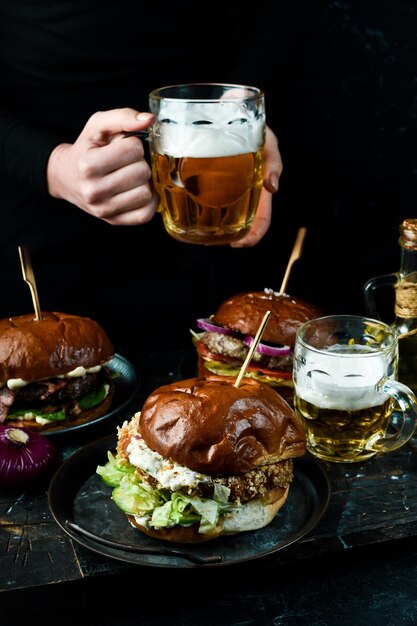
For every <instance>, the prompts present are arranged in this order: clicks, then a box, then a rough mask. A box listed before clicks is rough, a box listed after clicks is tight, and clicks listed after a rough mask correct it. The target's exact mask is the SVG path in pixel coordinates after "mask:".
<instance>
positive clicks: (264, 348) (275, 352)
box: [244, 335, 291, 356]
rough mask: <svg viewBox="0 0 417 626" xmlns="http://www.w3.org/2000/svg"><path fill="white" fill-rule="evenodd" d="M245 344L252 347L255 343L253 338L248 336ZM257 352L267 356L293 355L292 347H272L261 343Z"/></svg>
mask: <svg viewBox="0 0 417 626" xmlns="http://www.w3.org/2000/svg"><path fill="white" fill-rule="evenodd" d="M244 343H245V345H246V346H249V347H250V346H251V345H252V343H253V337H251V336H250V335H246V337H245V339H244ZM256 351H257V352H259V353H260V354H266V355H267V356H287V354H290V353H291V348H290V346H271V345H268V344H266V343H261V342H260V343H258V347H257V348H256Z"/></svg>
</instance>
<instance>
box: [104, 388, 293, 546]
mask: <svg viewBox="0 0 417 626" xmlns="http://www.w3.org/2000/svg"><path fill="white" fill-rule="evenodd" d="M234 383H235V379H234V378H230V377H225V376H207V377H204V378H199V377H196V378H190V379H187V380H181V381H179V382H175V383H170V384H167V385H164V386H162V387H160V388H158V389H156V390H155V391H154V392H153V393H151V395H150V396H149V397H148V398H147V400H146V401H145V402H144V404H143V407H142V411H141V412H138V413H136V414H135V415H134V416H133V417H132V418H131V420H130V421H125V422H124V424H123V425H122V426H120V427H118V436H117V446H116V451H115V454H113V453H112V452H111V451H109V452H108V462H107V463H106V464H105V465H100V466H98V467H97V473H98V474H99V475H100V476H101V477H102V479H103V480H104V482H105V483H106V484H107V485H109V486H111V487H112V488H113V490H112V495H111V497H112V499H113V501H114V502H115V503H116V504H117V505H118V506H119V507H120V509H121V510H122V511H124V513H125V514H126V515H127V519H128V521H129V522H130V524H131V525H132V526H133V527H135V528H137V529H138V530H139V531H141V532H143V533H145V534H146V535H149V536H151V537H154V538H156V539H163V540H166V541H170V542H178V543H200V542H205V541H209V540H212V539H215V538H216V537H219V536H223V535H234V534H237V533H241V532H244V531H252V530H256V529H259V528H263V527H264V526H266V525H267V524H269V523H270V522H271V521H272V520H273V519H274V517H275V516H276V515H277V513H278V511H279V510H280V508H281V507H282V506H283V505H284V503H285V501H286V499H287V496H288V492H289V490H290V487H291V482H292V480H293V459H294V458H295V457H299V456H302V455H304V453H305V435H304V431H303V429H302V427H301V425H300V423H299V421H298V419H297V417H296V416H295V413H294V411H293V409H292V408H291V407H290V406H289V404H288V403H287V402H286V401H285V400H284V399H283V398H282V397H281V396H280V395H279V394H278V393H277V392H276V391H275V390H274V389H273V388H272V387H271V386H269V385H267V384H265V383H262V382H260V381H257V380H255V379H250V378H249V379H248V378H244V379H243V380H242V382H241V384H240V385H239V386H238V387H235V385H234Z"/></svg>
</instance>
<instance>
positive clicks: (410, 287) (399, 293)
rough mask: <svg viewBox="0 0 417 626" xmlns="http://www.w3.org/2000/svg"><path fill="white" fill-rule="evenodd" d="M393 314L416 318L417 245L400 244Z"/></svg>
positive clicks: (402, 317) (403, 317)
mask: <svg viewBox="0 0 417 626" xmlns="http://www.w3.org/2000/svg"><path fill="white" fill-rule="evenodd" d="M400 243H401V240H400ZM395 315H396V317H397V318H401V319H410V318H417V247H416V248H415V249H414V248H412V247H408V248H405V247H403V246H401V266H400V271H399V272H398V282H397V284H396V286H395Z"/></svg>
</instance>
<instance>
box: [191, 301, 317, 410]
mask: <svg viewBox="0 0 417 626" xmlns="http://www.w3.org/2000/svg"><path fill="white" fill-rule="evenodd" d="M267 311H271V315H270V316H269V319H268V323H267V324H266V326H265V329H264V331H263V334H262V338H261V342H260V343H259V345H258V347H257V349H256V350H255V352H254V354H253V356H252V359H251V361H250V363H249V365H248V367H247V369H246V371H245V376H247V377H251V378H256V379H257V380H261V381H263V382H266V383H268V384H269V385H272V386H273V387H276V388H277V391H278V392H279V393H280V394H281V395H282V396H284V398H286V399H287V400H288V401H289V402H290V403H292V397H293V389H294V385H293V382H292V363H293V349H294V343H295V333H296V331H297V329H298V328H299V327H300V326H301V324H303V323H304V322H306V321H307V320H309V319H312V318H315V317H319V316H320V315H322V311H321V310H320V309H319V308H318V307H316V306H314V305H312V304H310V303H308V302H305V301H304V300H301V299H300V298H295V297H294V296H289V295H287V294H285V293H276V292H274V291H272V289H264V291H247V292H244V293H239V294H237V295H234V296H232V297H231V298H229V299H228V300H225V301H224V302H223V303H222V304H221V305H220V306H219V308H218V309H217V311H216V312H215V313H214V315H212V316H211V317H210V318H204V319H198V320H197V327H198V332H194V331H191V332H192V335H193V343H194V345H195V348H196V350H197V354H198V374H199V375H200V376H204V375H206V374H208V373H213V374H218V375H224V376H237V375H238V373H239V371H240V368H241V367H242V365H243V363H244V361H245V359H246V356H247V354H248V351H249V349H250V346H251V344H252V342H253V339H254V337H255V335H256V333H257V331H258V328H259V326H260V325H261V323H262V320H263V317H264V315H265V313H266V312H267Z"/></svg>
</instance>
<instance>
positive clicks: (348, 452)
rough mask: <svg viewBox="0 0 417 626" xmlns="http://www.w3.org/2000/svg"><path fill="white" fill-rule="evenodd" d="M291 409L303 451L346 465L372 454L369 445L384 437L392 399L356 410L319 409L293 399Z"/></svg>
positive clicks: (373, 452) (297, 398)
mask: <svg viewBox="0 0 417 626" xmlns="http://www.w3.org/2000/svg"><path fill="white" fill-rule="evenodd" d="M294 408H295V411H296V413H297V415H298V417H299V418H300V420H301V422H302V424H303V426H304V429H305V433H306V437H307V448H308V449H309V450H310V451H312V452H313V453H314V454H315V456H317V457H319V458H321V459H323V460H325V461H333V462H335V461H336V462H342V463H349V462H352V461H362V460H364V459H367V458H369V457H371V456H373V455H374V454H375V450H374V449H373V448H372V447H371V446H372V444H373V443H374V442H375V441H376V440H378V439H380V438H382V437H385V433H386V430H387V427H388V423H389V420H390V417H391V413H392V400H391V399H390V398H389V399H388V400H386V401H385V402H384V403H383V404H378V405H376V406H367V407H365V408H362V409H357V410H348V409H333V408H332V409H323V408H319V407H317V406H315V405H314V404H312V403H311V402H307V401H306V400H303V399H302V398H299V397H297V396H295V398H294ZM368 446H369V447H368Z"/></svg>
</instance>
